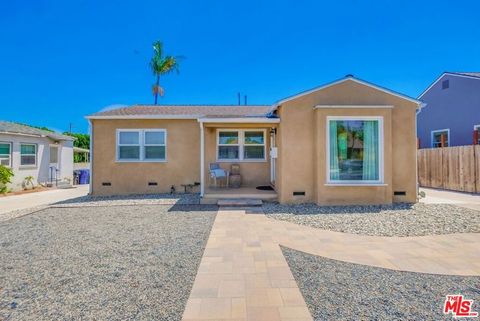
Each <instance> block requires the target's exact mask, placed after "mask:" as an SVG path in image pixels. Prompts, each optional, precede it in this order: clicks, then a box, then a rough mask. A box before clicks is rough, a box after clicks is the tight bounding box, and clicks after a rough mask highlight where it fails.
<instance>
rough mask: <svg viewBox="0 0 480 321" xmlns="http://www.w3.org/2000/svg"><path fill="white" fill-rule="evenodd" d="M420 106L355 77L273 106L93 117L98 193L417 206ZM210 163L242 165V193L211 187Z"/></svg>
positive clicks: (143, 109) (144, 110)
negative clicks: (191, 192)
mask: <svg viewBox="0 0 480 321" xmlns="http://www.w3.org/2000/svg"><path fill="white" fill-rule="evenodd" d="M421 105H422V103H421V102H420V101H418V100H416V99H413V98H410V97H407V96H405V95H402V94H399V93H397V92H394V91H392V90H389V89H385V88H382V87H380V86H377V85H374V84H371V83H369V82H366V81H363V80H360V79H357V78H354V77H353V76H347V77H345V78H342V79H340V80H337V81H334V82H332V83H329V84H326V85H323V86H320V87H317V88H314V89H312V90H308V91H305V92H303V93H300V94H298V95H295V96H292V97H289V98H286V99H283V100H280V101H278V102H277V103H275V104H273V105H269V106H175V105H168V106H147V105H135V106H131V107H124V108H118V109H113V110H107V111H101V112H98V113H95V114H92V115H89V116H87V119H88V120H89V122H90V129H91V137H92V140H91V144H92V146H91V154H90V156H91V158H90V159H91V164H92V173H91V175H92V184H91V185H90V188H91V193H92V194H94V195H112V194H132V193H133V194H135V193H136V194H138V193H158V192H170V191H171V190H176V191H183V189H182V185H185V184H192V185H195V183H197V185H198V188H199V192H200V194H201V196H202V198H203V200H205V201H206V200H208V199H215V198H217V199H218V198H232V197H258V198H261V197H262V196H264V194H262V193H263V192H265V191H259V190H258V189H256V187H257V186H269V185H270V186H272V187H273V189H274V191H270V193H272V194H273V195H274V197H275V198H278V200H279V201H280V202H282V203H299V202H315V203H318V204H388V203H392V202H415V201H416V199H417V186H416V176H417V175H416V136H415V116H416V111H417V110H419V108H420V106H421ZM211 163H219V164H220V166H221V167H222V168H224V169H229V168H230V166H231V165H232V164H239V165H240V172H241V175H242V187H241V188H240V189H233V188H222V187H219V188H212V186H211V181H210V179H209V177H210V171H209V165H210V164H211Z"/></svg>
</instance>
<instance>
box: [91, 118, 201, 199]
mask: <svg viewBox="0 0 480 321" xmlns="http://www.w3.org/2000/svg"><path fill="white" fill-rule="evenodd" d="M92 124H93V162H92V171H93V173H92V193H93V194H94V195H117V194H141V193H165V192H170V187H171V186H172V185H174V186H175V188H176V189H177V191H183V188H182V187H181V186H180V184H193V183H194V182H200V165H199V164H200V144H199V142H200V138H199V137H200V127H199V125H198V122H197V121H196V120H136V119H129V120H127V119H125V120H92ZM126 128H132V129H147V128H157V129H159V128H161V129H166V130H167V161H166V162H164V163H160V162H128V163H122V162H116V161H115V152H116V130H117V129H126ZM102 182H110V183H111V186H102ZM148 182H157V184H158V185H157V186H148ZM197 190H198V189H197Z"/></svg>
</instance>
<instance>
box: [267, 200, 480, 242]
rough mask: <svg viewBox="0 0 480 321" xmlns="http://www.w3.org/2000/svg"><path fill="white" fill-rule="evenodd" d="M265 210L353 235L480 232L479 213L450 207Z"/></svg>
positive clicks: (274, 206)
mask: <svg viewBox="0 0 480 321" xmlns="http://www.w3.org/2000/svg"><path fill="white" fill-rule="evenodd" d="M263 210H264V212H265V214H266V215H267V216H268V217H270V218H273V219H277V220H283V221H289V222H292V223H296V224H302V225H307V226H311V227H316V228H320V229H324V230H332V231H337V232H345V233H353V234H364V235H377V236H422V235H434V234H452V233H479V232H480V212H479V211H475V210H471V209H467V208H463V207H459V206H455V205H450V204H423V203H418V204H414V205H412V204H393V205H372V206H366V205H364V206H317V205H315V204H301V205H280V204H278V203H266V204H264V206H263Z"/></svg>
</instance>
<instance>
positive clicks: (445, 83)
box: [442, 79, 450, 89]
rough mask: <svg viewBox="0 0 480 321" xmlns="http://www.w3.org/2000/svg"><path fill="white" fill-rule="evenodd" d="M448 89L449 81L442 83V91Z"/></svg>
mask: <svg viewBox="0 0 480 321" xmlns="http://www.w3.org/2000/svg"><path fill="white" fill-rule="evenodd" d="M448 87H450V81H449V80H448V79H447V80H444V81H442V89H447V88H448Z"/></svg>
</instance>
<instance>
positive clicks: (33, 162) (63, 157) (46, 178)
mask: <svg viewBox="0 0 480 321" xmlns="http://www.w3.org/2000/svg"><path fill="white" fill-rule="evenodd" d="M0 164H2V165H5V166H7V167H10V168H11V169H12V170H13V173H14V176H13V178H12V183H11V184H10V185H9V187H10V188H11V189H12V190H13V191H17V190H21V189H22V188H23V187H24V183H25V178H26V177H28V176H33V178H34V183H35V184H38V183H40V184H47V183H53V184H55V183H56V182H58V181H67V182H71V181H72V178H73V138H72V137H70V136H66V135H60V134H57V133H54V132H50V131H47V130H42V129H38V128H34V127H30V126H25V125H20V124H17V123H12V122H7V121H0Z"/></svg>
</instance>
